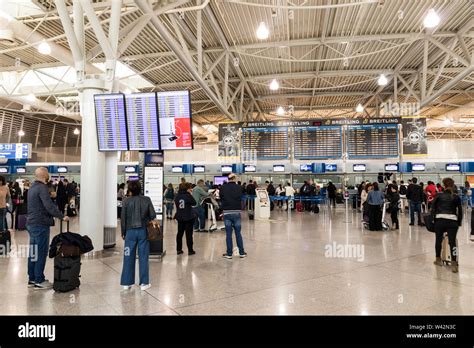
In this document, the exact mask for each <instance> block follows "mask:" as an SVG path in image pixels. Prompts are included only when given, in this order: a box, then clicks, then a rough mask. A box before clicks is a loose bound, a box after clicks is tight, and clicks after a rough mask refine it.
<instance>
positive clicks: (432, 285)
mask: <svg viewBox="0 0 474 348" xmlns="http://www.w3.org/2000/svg"><path fill="white" fill-rule="evenodd" d="M469 214H470V211H469ZM347 220H350V221H352V222H351V223H346V221H347ZM71 229H72V230H73V231H77V229H78V224H77V221H74V222H73V224H72V228H71ZM469 229H470V226H469V223H468V222H466V223H465V224H464V225H463V226H462V227H461V228H460V230H459V234H458V240H459V247H460V272H459V273H458V274H453V273H452V272H451V271H450V269H449V267H435V266H434V265H433V264H432V261H433V259H434V235H433V234H432V233H429V232H427V230H426V229H424V228H420V227H418V226H408V222H407V219H406V214H405V215H403V214H402V216H401V230H400V231H388V232H370V231H366V230H364V229H363V228H362V226H361V223H360V214H359V213H356V212H351V214H350V216H349V218H347V217H346V214H345V211H344V208H343V207H342V206H340V207H338V208H337V209H336V210H335V211H334V210H328V208H327V207H324V208H323V209H322V210H321V213H320V214H318V215H314V214H310V213H296V212H292V213H291V214H290V215H288V213H286V212H284V211H279V210H277V211H275V212H273V213H272V216H271V219H270V221H257V220H255V221H249V220H248V218H247V217H246V215H244V216H243V236H244V242H245V249H246V251H247V252H248V258H247V259H239V258H234V259H233V260H225V259H223V258H222V257H221V256H222V253H223V252H224V251H225V232H223V231H218V232H214V233H212V234H209V233H195V235H194V237H195V239H194V240H195V250H196V251H197V254H196V255H194V256H190V257H188V256H187V255H186V252H185V254H184V255H181V256H177V255H176V251H175V241H174V240H175V230H176V224H175V222H170V221H169V220H167V221H166V227H165V249H166V256H165V257H164V258H163V260H162V261H157V260H152V261H150V277H151V283H152V287H151V288H150V289H149V290H147V291H145V292H142V291H140V290H139V288H138V287H135V288H134V289H133V290H130V291H122V290H121V287H120V285H119V282H120V272H121V267H122V251H123V250H122V248H123V243H122V241H121V239H120V240H118V244H117V247H116V248H115V249H113V250H108V251H106V252H105V253H104V254H103V255H102V256H101V257H97V258H90V257H89V258H88V257H84V258H83V261H82V278H81V279H82V285H81V287H80V289H78V290H75V291H72V292H70V293H65V294H58V293H55V292H54V291H52V290H47V291H44V290H42V291H40V290H32V289H28V288H27V287H26V280H27V278H26V259H25V258H23V257H20V256H18V255H17V256H14V257H10V258H1V257H0V299H1V300H0V314H38V315H52V314H65V315H78V314H84V315H86V314H88V315H99V314H104V315H105V314H107V315H109V314H110V315H120V314H127V315H218V314H223V315H245V314H248V315H275V314H276V315H344V314H347V315H353V314H355V315H371V314H382V315H383V314H397V315H410V314H437V315H444V314H459V315H461V314H471V315H472V314H474V243H473V242H470V241H469ZM53 232H54V233H57V230H54V231H53ZM27 241H28V237H27V232H14V233H13V242H14V243H15V244H16V245H23V244H25V243H27ZM52 273H53V262H52V260H50V259H48V262H47V265H46V276H47V278H49V279H52V278H53V276H52Z"/></svg>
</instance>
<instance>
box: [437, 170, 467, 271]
mask: <svg viewBox="0 0 474 348" xmlns="http://www.w3.org/2000/svg"><path fill="white" fill-rule="evenodd" d="M443 186H444V191H443V193H438V194H437V195H436V197H435V199H434V201H433V206H432V209H431V216H432V218H434V221H435V224H434V228H435V232H436V243H435V251H436V260H435V261H434V264H435V265H437V266H442V265H443V263H442V261H441V247H442V242H443V238H444V233H445V232H446V233H447V234H448V240H449V247H450V249H451V250H450V251H451V270H452V272H453V273H457V272H458V262H457V256H458V248H457V245H456V235H457V233H458V228H459V227H460V226H461V223H462V203H461V198H460V197H459V196H458V195H457V193H456V192H455V191H454V181H453V179H451V178H444V179H443Z"/></svg>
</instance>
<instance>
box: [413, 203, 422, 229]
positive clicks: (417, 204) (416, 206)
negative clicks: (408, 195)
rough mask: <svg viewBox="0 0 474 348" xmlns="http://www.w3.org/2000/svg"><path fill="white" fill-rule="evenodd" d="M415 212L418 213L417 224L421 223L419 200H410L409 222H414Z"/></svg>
mask: <svg viewBox="0 0 474 348" xmlns="http://www.w3.org/2000/svg"><path fill="white" fill-rule="evenodd" d="M415 212H416V214H417V215H418V225H423V221H421V202H413V201H410V224H415Z"/></svg>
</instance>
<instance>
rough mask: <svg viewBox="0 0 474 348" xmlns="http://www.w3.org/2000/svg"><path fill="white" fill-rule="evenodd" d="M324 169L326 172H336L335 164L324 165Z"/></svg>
mask: <svg viewBox="0 0 474 348" xmlns="http://www.w3.org/2000/svg"><path fill="white" fill-rule="evenodd" d="M324 168H325V171H326V172H337V164H336V163H325V164H324Z"/></svg>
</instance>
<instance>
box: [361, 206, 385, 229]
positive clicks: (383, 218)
mask: <svg viewBox="0 0 474 348" xmlns="http://www.w3.org/2000/svg"><path fill="white" fill-rule="evenodd" d="M389 206H390V202H385V203H384V204H383V207H382V231H388V230H389V229H390V225H389V224H388V223H387V222H386V221H385V213H386V212H387V209H388V207H389ZM363 224H364V228H365V229H367V230H368V229H369V222H368V221H363Z"/></svg>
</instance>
